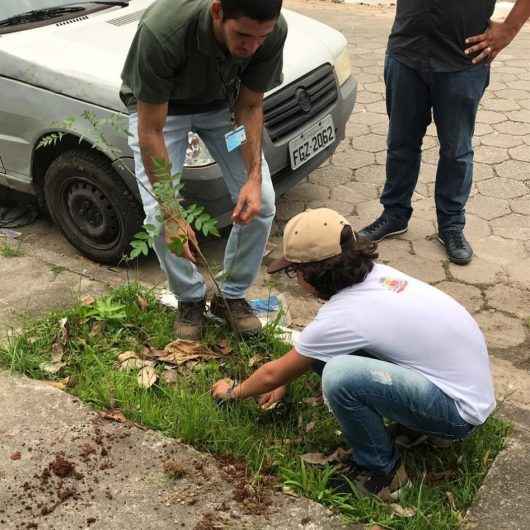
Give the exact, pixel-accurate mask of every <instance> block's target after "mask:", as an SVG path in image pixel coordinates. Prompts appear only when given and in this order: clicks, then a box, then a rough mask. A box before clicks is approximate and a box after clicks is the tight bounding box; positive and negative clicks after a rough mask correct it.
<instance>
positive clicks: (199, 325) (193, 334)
mask: <svg viewBox="0 0 530 530" xmlns="http://www.w3.org/2000/svg"><path fill="white" fill-rule="evenodd" d="M205 313H206V304H205V301H204V300H200V301H198V302H180V301H179V305H178V310H177V319H176V320H175V324H174V326H173V332H174V334H175V336H176V337H177V338H179V339H186V340H200V339H201V337H202V332H203V330H204V326H205V324H206V317H205Z"/></svg>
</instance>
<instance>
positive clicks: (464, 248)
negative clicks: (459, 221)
mask: <svg viewBox="0 0 530 530" xmlns="http://www.w3.org/2000/svg"><path fill="white" fill-rule="evenodd" d="M438 241H440V243H441V244H442V245H443V246H444V247H445V250H446V252H447V256H448V258H449V261H452V262H453V263H456V264H457V265H467V264H468V263H469V262H470V261H471V258H472V257H473V249H472V248H471V245H470V244H469V243H468V241H467V240H466V238H465V237H464V232H463V230H460V229H459V228H456V229H454V228H453V229H448V230H444V231H443V232H439V233H438Z"/></svg>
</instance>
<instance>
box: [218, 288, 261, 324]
mask: <svg viewBox="0 0 530 530" xmlns="http://www.w3.org/2000/svg"><path fill="white" fill-rule="evenodd" d="M225 300H226V303H227V304H228V307H229V308H230V312H231V314H232V319H233V320H234V324H235V326H236V328H237V330H238V331H239V333H257V332H258V331H261V322H260V321H259V319H258V317H257V316H256V315H255V314H254V311H252V308H251V307H250V305H249V304H248V302H247V301H246V300H245V299H244V298H226V299H225ZM210 312H211V313H212V314H213V315H215V316H216V317H219V318H222V319H223V320H225V321H226V322H228V323H229V322H230V320H229V318H228V316H227V314H226V313H227V309H226V305H225V302H224V300H223V299H222V298H220V297H219V296H214V298H213V300H212V303H211V304H210Z"/></svg>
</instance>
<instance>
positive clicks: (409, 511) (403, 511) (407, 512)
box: [390, 503, 416, 517]
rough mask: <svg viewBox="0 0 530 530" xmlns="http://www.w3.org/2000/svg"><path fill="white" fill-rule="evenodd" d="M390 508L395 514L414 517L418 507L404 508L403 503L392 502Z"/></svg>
mask: <svg viewBox="0 0 530 530" xmlns="http://www.w3.org/2000/svg"><path fill="white" fill-rule="evenodd" d="M390 509H391V510H392V513H393V514H394V515H397V517H414V516H415V515H416V508H413V507H412V506H408V507H407V508H404V507H403V506H401V504H396V503H392V504H390Z"/></svg>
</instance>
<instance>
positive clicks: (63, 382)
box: [44, 377, 71, 390]
mask: <svg viewBox="0 0 530 530" xmlns="http://www.w3.org/2000/svg"><path fill="white" fill-rule="evenodd" d="M44 382H45V383H46V384H47V385H48V386H52V387H53V388H57V389H58V390H65V389H66V388H67V387H69V386H70V384H71V378H70V377H65V378H64V379H59V380H57V381H50V380H45V381H44Z"/></svg>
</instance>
